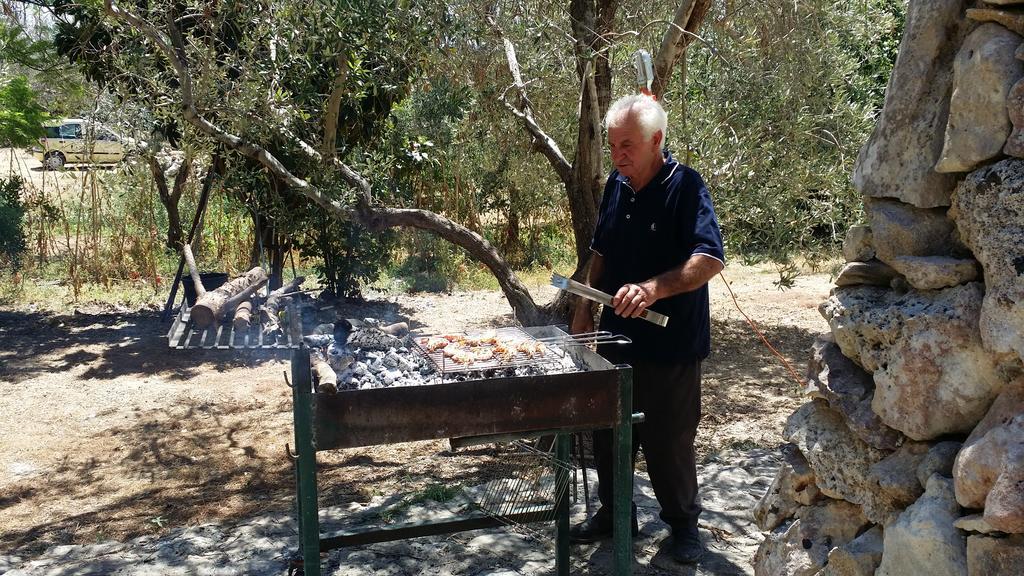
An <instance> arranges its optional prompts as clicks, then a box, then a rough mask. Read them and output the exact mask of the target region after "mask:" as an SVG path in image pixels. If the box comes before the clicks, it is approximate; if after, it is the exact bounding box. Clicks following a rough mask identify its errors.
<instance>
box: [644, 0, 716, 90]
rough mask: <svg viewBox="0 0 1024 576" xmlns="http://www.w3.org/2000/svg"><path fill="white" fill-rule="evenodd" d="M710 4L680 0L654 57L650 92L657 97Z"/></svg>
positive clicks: (709, 1)
mask: <svg viewBox="0 0 1024 576" xmlns="http://www.w3.org/2000/svg"><path fill="white" fill-rule="evenodd" d="M710 6H711V0H682V2H681V3H680V4H679V7H678V8H676V13H675V15H674V16H673V17H672V22H671V23H669V26H668V29H666V30H665V35H664V36H663V37H662V39H661V47H660V48H659V49H658V54H657V56H655V58H654V82H653V84H652V86H651V92H652V93H653V94H654V96H655V97H656V98H658V99H661V97H662V96H663V95H664V94H665V90H666V89H667V88H668V84H669V80H671V78H672V69H673V68H674V67H675V65H676V62H677V61H678V60H679V58H680V57H681V56H682V55H683V53H684V52H685V51H686V47H687V46H688V45H689V43H690V41H691V36H693V33H694V32H696V30H697V28H699V27H700V24H701V22H702V21H703V20H704V16H705V15H706V14H707V11H708V9H709V8H710Z"/></svg>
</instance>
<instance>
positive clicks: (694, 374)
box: [570, 95, 725, 563]
mask: <svg viewBox="0 0 1024 576" xmlns="http://www.w3.org/2000/svg"><path fill="white" fill-rule="evenodd" d="M605 125H606V126H607V129H608V143H609V145H610V147H611V157H612V162H613V163H614V164H615V170H613V171H612V173H611V175H610V176H609V177H608V183H607V184H606V185H605V188H604V196H603V198H602V200H601V209H600V214H599V215H598V222H597V229H596V230H595V232H594V240H593V243H592V244H591V250H592V251H593V254H592V256H591V265H590V284H591V285H592V286H594V287H595V288H599V289H601V290H603V291H605V292H608V293H610V294H614V295H615V296H614V298H613V299H612V306H605V307H604V311H603V312H602V314H601V324H600V328H601V329H602V330H608V331H611V332H614V333H616V334H624V335H626V336H628V337H629V338H631V339H632V341H633V343H632V344H630V345H628V346H626V347H622V348H618V347H616V348H615V349H612V348H609V349H607V350H605V351H603V353H605V355H606V356H607V357H608V359H609V360H611V361H613V362H616V363H626V364H630V365H631V366H632V367H633V408H634V410H636V411H639V412H643V413H644V414H646V421H645V422H644V423H643V424H639V425H637V426H635V427H634V435H633V439H634V442H633V454H634V458H635V456H636V451H637V449H638V448H639V447H640V446H642V447H643V450H644V457H645V459H646V460H647V471H648V473H649V475H650V478H651V485H652V486H653V487H654V493H655V495H656V496H657V498H658V503H659V504H660V505H661V519H662V520H664V521H665V523H667V524H668V525H669V526H670V527H671V528H672V536H673V539H672V542H671V544H670V546H669V552H670V554H671V556H672V557H673V558H674V559H676V560H678V561H680V562H686V563H693V562H696V561H697V560H699V559H700V557H701V556H702V555H703V553H704V546H703V544H702V543H701V540H700V534H699V532H698V530H697V517H698V516H699V515H700V512H701V507H700V504H699V503H698V502H697V466H696V458H695V454H694V447H693V444H694V438H695V437H696V434H697V423H698V421H699V420H700V380H701V361H702V360H703V359H704V358H707V356H708V354H709V353H710V351H711V337H710V324H711V321H710V311H709V307H708V287H707V283H708V281H709V280H710V279H711V278H713V277H714V276H715V275H716V274H718V273H719V272H720V271H721V270H722V268H723V267H724V260H725V254H724V250H723V248H722V235H721V232H720V231H719V229H718V221H717V218H716V217H715V211H714V208H713V207H712V204H711V197H710V195H709V194H708V190H707V187H706V186H705V184H704V181H703V180H702V179H701V177H700V174H698V173H697V172H696V171H695V170H693V169H692V168H689V167H687V166H684V165H683V164H680V163H679V162H676V161H675V160H674V159H673V158H672V156H671V154H669V153H668V152H667V151H664V150H662V148H663V146H664V140H665V132H666V128H667V117H666V115H665V110H664V109H663V108H662V107H661V105H660V104H659V103H658V102H657V101H656V100H654V99H653V98H651V97H649V96H644V95H633V96H626V97H624V98H621V99H619V100H617V101H616V102H615V103H613V104H612V105H611V107H610V108H609V110H608V114H607V116H606V117H605ZM592 306H593V304H592V303H591V302H589V301H587V300H580V302H579V303H578V305H577V307H576V311H575V313H574V315H573V319H572V326H571V329H572V331H573V332H574V333H580V332H587V331H590V330H592V329H593V324H594V309H593V307H592ZM648 308H650V309H651V310H654V311H657V312H660V313H662V314H665V315H666V316H668V317H669V322H668V325H667V326H666V327H661V326H657V325H655V324H652V323H650V322H647V321H645V320H643V319H641V318H639V316H640V314H641V313H642V312H643V311H644V310H646V309H648ZM611 447H612V433H611V431H610V430H600V431H597V432H595V433H594V452H595V456H596V465H597V473H598V495H599V497H600V499H601V503H602V507H601V509H600V510H598V512H597V513H596V514H595V515H594V516H593V517H592V518H590V519H588V520H587V521H586V522H583V523H582V524H580V525H578V526H574V527H573V529H572V530H571V531H570V537H571V539H572V540H573V541H574V542H593V541H596V540H599V539H601V538H605V537H608V536H610V535H611V532H612V520H611V517H612V515H611V509H612V508H611V504H612V493H611V486H612V474H611V472H612V457H611V454H612V452H611ZM633 531H634V534H636V532H637V525H636V517H635V510H634V518H633Z"/></svg>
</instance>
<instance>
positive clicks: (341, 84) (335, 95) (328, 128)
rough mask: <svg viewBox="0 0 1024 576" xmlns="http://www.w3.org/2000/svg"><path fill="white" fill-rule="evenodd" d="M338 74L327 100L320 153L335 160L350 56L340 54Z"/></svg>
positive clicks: (343, 53)
mask: <svg viewBox="0 0 1024 576" xmlns="http://www.w3.org/2000/svg"><path fill="white" fill-rule="evenodd" d="M337 60H338V72H337V73H336V74H335V76H334V88H332V89H331V95H330V96H329V97H328V99H327V113H326V114H325V115H324V138H323V142H322V143H321V146H320V152H321V153H322V154H323V155H324V156H327V157H329V158H333V157H334V154H335V148H337V139H338V115H339V114H340V112H341V98H342V96H344V95H345V80H346V79H347V78H348V56H347V55H346V54H345V52H341V53H339V54H338V58H337Z"/></svg>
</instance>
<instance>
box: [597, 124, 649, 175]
mask: <svg viewBox="0 0 1024 576" xmlns="http://www.w3.org/2000/svg"><path fill="white" fill-rule="evenodd" d="M660 144H661V132H660V131H658V132H655V133H654V134H653V135H651V137H650V138H648V139H646V140H645V139H644V134H643V131H642V130H640V125H639V123H638V122H637V121H636V118H635V117H634V116H633V115H632V114H630V115H629V116H626V117H625V118H623V119H622V120H621V121H620V122H619V123H618V125H617V126H612V127H609V128H608V145H609V147H610V148H611V154H612V163H613V164H615V167H616V168H618V170H619V173H620V174H622V175H623V176H625V177H626V178H634V177H635V176H636V175H637V174H640V173H642V172H643V171H645V170H647V169H648V168H650V166H651V165H652V164H653V163H654V161H655V159H656V158H658V157H660V155H661V147H660Z"/></svg>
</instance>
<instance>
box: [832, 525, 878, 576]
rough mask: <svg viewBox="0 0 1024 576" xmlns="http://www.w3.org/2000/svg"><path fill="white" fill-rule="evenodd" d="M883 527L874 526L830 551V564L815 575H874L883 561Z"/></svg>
mask: <svg viewBox="0 0 1024 576" xmlns="http://www.w3.org/2000/svg"><path fill="white" fill-rule="evenodd" d="M882 538H883V536H882V527H881V526H872V527H871V529H870V530H868V531H867V532H865V533H863V534H861V535H860V536H857V537H856V538H854V539H853V541H851V542H849V543H847V544H843V545H842V546H836V547H835V548H833V549H832V551H831V552H829V553H828V564H826V565H825V567H824V568H823V569H822V570H821V572H818V573H817V574H816V575H815V576H874V574H875V570H876V569H877V568H878V564H879V563H880V562H881V561H882Z"/></svg>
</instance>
